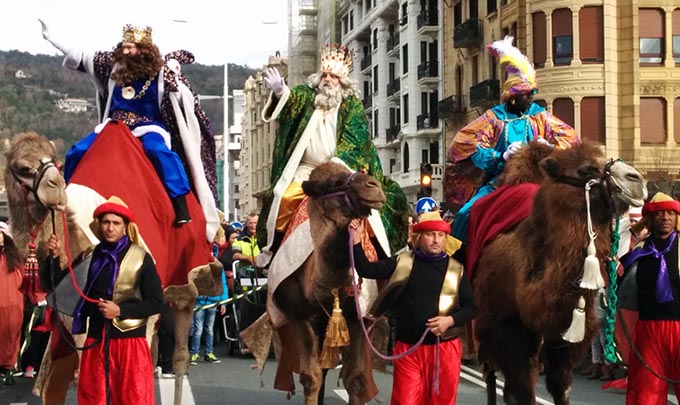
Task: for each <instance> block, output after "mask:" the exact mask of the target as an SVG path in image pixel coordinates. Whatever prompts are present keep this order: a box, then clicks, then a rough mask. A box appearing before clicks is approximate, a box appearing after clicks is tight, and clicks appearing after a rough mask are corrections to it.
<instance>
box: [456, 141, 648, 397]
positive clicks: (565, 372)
mask: <svg viewBox="0 0 680 405" xmlns="http://www.w3.org/2000/svg"><path fill="white" fill-rule="evenodd" d="M541 148H542V149H541ZM546 152H550V155H549V156H548V157H545V158H543V159H541V157H542V156H541V154H545V153H546ZM539 162H540V171H539V168H538V166H537V163H539ZM539 173H542V175H539ZM541 177H543V179H542V180H541ZM504 180H505V181H506V182H507V183H508V184H516V183H518V182H523V181H530V182H531V181H533V182H540V186H538V189H537V191H536V192H535V197H534V199H533V207H532V208H530V211H529V212H530V213H529V216H528V217H526V218H525V219H523V220H521V221H520V222H519V223H518V224H517V225H516V226H514V227H512V228H511V229H509V230H506V231H503V232H500V233H499V234H498V235H497V236H495V237H494V238H492V239H491V240H490V241H489V242H488V243H487V244H486V245H485V246H483V247H481V251H480V253H479V256H478V257H479V259H478V261H477V262H476V264H475V263H473V264H472V265H473V266H474V273H473V276H472V284H473V289H474V291H475V298H476V301H477V305H478V308H479V309H478V313H477V314H478V315H477V320H476V324H475V337H476V339H477V340H478V343H479V349H478V360H479V362H480V364H481V366H482V370H483V372H484V377H485V380H486V383H487V395H488V403H489V404H495V403H496V394H495V392H496V371H501V372H502V373H503V375H504V376H505V379H506V381H505V389H504V394H503V398H504V400H505V403H508V404H535V403H536V398H535V385H536V381H537V379H538V374H539V363H540V361H542V362H543V363H544V366H545V379H546V386H547V389H548V391H549V392H550V394H551V395H552V397H553V398H554V401H555V404H558V405H567V404H569V393H570V389H571V384H572V381H573V374H572V373H573V368H574V366H576V365H578V364H579V361H580V360H581V359H582V358H583V356H584V355H585V353H586V350H587V347H588V346H589V345H590V340H591V337H592V336H593V334H594V333H595V330H596V327H597V326H596V322H595V315H594V313H593V297H594V294H595V290H587V289H583V288H581V287H580V281H581V277H582V274H583V272H584V259H585V257H586V250H587V249H586V248H587V246H588V245H589V242H590V239H589V234H588V232H587V229H588V228H587V212H588V211H587V209H586V197H585V195H587V194H585V193H584V187H585V185H586V183H587V182H588V181H589V180H592V183H594V184H592V189H590V192H589V196H590V201H589V202H590V215H591V219H592V230H593V231H594V232H595V234H596V235H597V237H596V239H595V248H596V256H597V259H598V260H599V262H600V268H603V267H604V266H603V263H604V261H605V260H606V258H607V257H608V255H609V252H610V236H611V224H612V220H613V219H615V218H617V217H618V216H619V215H620V214H621V213H622V212H624V211H625V210H626V209H627V208H628V206H629V205H632V206H641V205H642V204H643V202H644V200H645V198H646V197H647V189H646V182H645V180H644V179H643V178H642V176H641V175H640V173H638V172H637V171H636V170H635V169H634V168H633V167H631V166H629V165H627V164H625V163H623V162H622V161H620V160H606V159H605V158H604V157H603V153H602V147H601V146H600V145H598V144H595V143H589V142H584V143H583V144H581V145H577V146H574V147H572V148H571V149H568V150H564V151H554V152H552V151H551V149H550V148H547V149H546V147H545V146H541V145H538V144H536V143H532V144H531V145H530V146H529V147H525V148H523V149H522V150H521V151H520V152H518V153H517V155H516V156H513V157H512V158H511V159H509V161H508V167H507V172H506V178H505V179H504ZM515 187H517V186H515ZM499 190H500V189H499ZM479 201H482V200H481V199H480V200H479ZM518 205H519V204H515V205H514V206H518ZM473 210H474V209H473ZM509 212H511V211H510V210H509V211H506V212H502V213H497V214H499V215H503V216H508V215H509ZM472 215H473V216H474V215H475V212H473V214H472ZM488 215H493V213H488ZM479 232H482V230H479ZM473 239H474V240H476V239H475V238H474V235H473ZM468 264H469V262H468ZM580 297H583V298H584V299H585V308H584V311H585V312H584V314H583V315H584V316H585V331H584V333H583V335H584V336H583V337H582V340H580V341H577V342H575V343H570V342H569V341H566V340H565V339H566V338H563V335H562V334H563V333H564V332H565V331H566V330H567V329H568V328H569V327H570V323H571V322H572V317H574V318H575V319H576V315H574V313H575V312H579V311H578V310H575V308H576V306H577V303H578V302H579V300H580ZM572 341H573V340H572ZM539 358H540V361H539Z"/></svg>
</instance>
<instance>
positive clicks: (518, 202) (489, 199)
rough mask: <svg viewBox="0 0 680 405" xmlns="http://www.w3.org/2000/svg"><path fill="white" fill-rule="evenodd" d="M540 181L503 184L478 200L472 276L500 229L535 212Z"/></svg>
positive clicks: (470, 246) (473, 214)
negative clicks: (533, 210)
mask: <svg viewBox="0 0 680 405" xmlns="http://www.w3.org/2000/svg"><path fill="white" fill-rule="evenodd" d="M538 188H539V185H538V184H534V183H522V184H518V185H512V186H510V185H507V186H501V187H499V188H498V189H496V190H495V191H494V192H492V193H491V194H489V195H485V196H484V197H482V198H480V199H479V200H477V201H475V203H474V204H473V205H472V210H470V220H469V221H470V222H469V225H468V243H467V252H466V254H465V256H466V260H465V268H466V271H467V274H468V276H469V277H470V280H472V277H473V272H474V269H475V265H476V264H477V260H478V259H479V254H480V253H481V252H482V248H484V246H485V245H486V244H487V243H488V242H489V241H491V240H492V239H493V238H495V237H496V235H498V234H499V233H501V232H503V231H505V230H508V229H510V228H512V227H514V226H515V225H517V224H518V223H520V221H522V220H523V219H525V218H526V217H528V216H529V214H531V209H532V208H533V206H534V196H535V195H536V192H537V191H538Z"/></svg>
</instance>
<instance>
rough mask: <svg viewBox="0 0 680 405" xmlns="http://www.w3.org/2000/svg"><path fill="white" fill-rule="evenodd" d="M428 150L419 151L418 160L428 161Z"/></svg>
mask: <svg viewBox="0 0 680 405" xmlns="http://www.w3.org/2000/svg"><path fill="white" fill-rule="evenodd" d="M429 152H430V151H429V150H427V149H422V150H421V151H420V161H421V162H423V163H430V153H429Z"/></svg>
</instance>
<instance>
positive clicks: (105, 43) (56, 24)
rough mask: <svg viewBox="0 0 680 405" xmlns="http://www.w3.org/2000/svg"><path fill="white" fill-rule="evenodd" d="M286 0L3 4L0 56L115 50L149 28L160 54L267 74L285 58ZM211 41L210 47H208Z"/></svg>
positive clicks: (21, 0)
mask: <svg viewBox="0 0 680 405" xmlns="http://www.w3.org/2000/svg"><path fill="white" fill-rule="evenodd" d="M287 3H288V2H287V1H286V0H223V1H214V0H213V1H208V0H184V1H178V0H164V1H161V0H136V1H131V0H115V1H112V2H103V1H95V0H5V3H3V4H4V6H3V11H2V13H1V16H0V50H3V51H8V50H19V51H24V52H29V53H32V54H47V55H61V53H60V52H59V51H58V50H57V49H55V48H54V47H53V46H52V45H51V44H50V43H49V42H47V41H46V40H44V39H43V36H42V31H41V27H40V22H39V21H38V19H42V20H43V21H44V22H45V23H46V24H47V27H48V29H49V31H50V36H51V38H52V39H54V40H56V41H58V42H60V43H61V44H63V45H64V46H66V47H67V48H68V47H73V48H76V49H81V50H91V51H95V50H111V49H112V48H113V47H114V46H115V45H116V44H117V43H118V42H119V41H120V40H121V38H122V28H123V26H124V25H125V24H132V25H136V26H147V25H148V26H151V28H152V29H153V40H154V42H155V43H156V45H158V47H159V48H160V50H161V53H163V54H165V53H168V52H171V51H174V50H177V49H186V50H188V51H191V52H193V54H194V57H195V58H196V63H200V64H204V65H224V63H225V61H226V62H228V63H235V64H239V65H248V66H249V67H251V68H261V67H262V66H263V65H264V64H266V63H267V57H268V56H269V55H272V54H274V53H275V52H276V51H277V50H278V51H280V52H281V54H282V55H286V54H287V47H288V14H287ZM208 38H210V40H208Z"/></svg>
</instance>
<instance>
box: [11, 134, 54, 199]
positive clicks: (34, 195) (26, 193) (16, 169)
mask: <svg viewBox="0 0 680 405" xmlns="http://www.w3.org/2000/svg"><path fill="white" fill-rule="evenodd" d="M5 184H6V187H7V196H8V199H10V200H12V199H15V200H19V199H20V200H19V201H15V202H16V203H19V204H24V201H23V199H24V198H26V200H27V201H28V203H29V204H35V203H38V204H40V205H41V206H43V207H44V208H50V209H56V210H60V211H61V210H64V208H65V207H66V202H67V198H66V182H65V181H64V177H63V176H62V175H61V173H60V172H59V168H58V167H57V165H56V150H55V148H54V145H53V144H52V143H51V142H50V141H49V140H48V139H47V138H45V137H44V136H41V135H38V134H36V133H34V132H28V133H24V134H19V135H17V136H16V137H14V139H13V140H12V144H11V146H10V150H9V152H7V168H6V169H5ZM11 202H12V201H10V203H11Z"/></svg>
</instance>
